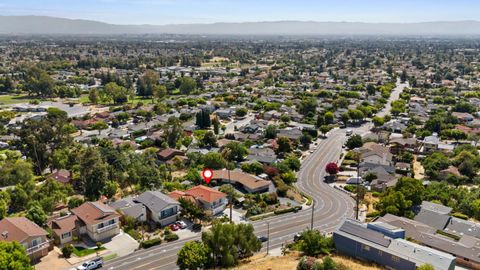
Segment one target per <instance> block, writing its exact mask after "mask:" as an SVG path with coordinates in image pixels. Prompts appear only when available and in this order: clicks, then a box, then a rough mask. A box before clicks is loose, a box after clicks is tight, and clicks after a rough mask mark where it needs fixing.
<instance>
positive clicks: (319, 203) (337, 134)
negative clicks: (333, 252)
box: [104, 130, 354, 270]
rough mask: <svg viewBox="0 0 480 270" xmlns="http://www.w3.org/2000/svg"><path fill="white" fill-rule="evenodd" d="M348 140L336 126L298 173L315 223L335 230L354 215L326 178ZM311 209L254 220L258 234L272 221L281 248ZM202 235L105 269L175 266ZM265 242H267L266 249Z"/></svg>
mask: <svg viewBox="0 0 480 270" xmlns="http://www.w3.org/2000/svg"><path fill="white" fill-rule="evenodd" d="M344 140H345V131H344V130H335V131H333V132H332V133H331V134H330V136H329V137H328V138H327V139H325V140H323V141H321V142H320V143H319V144H318V147H317V150H315V152H314V153H312V154H311V155H310V156H309V157H307V158H306V159H305V160H304V162H303V163H302V168H301V170H300V172H299V173H298V182H297V187H298V188H299V189H300V190H301V191H303V192H305V193H306V194H308V195H310V196H312V198H313V200H314V202H315V208H314V209H315V212H314V227H315V228H317V229H319V230H320V231H322V232H325V233H328V232H332V231H333V230H335V228H336V227H337V226H338V225H339V224H341V222H342V221H343V220H344V219H345V218H347V217H353V206H354V201H353V199H352V198H350V197H349V196H348V195H346V194H345V193H343V192H341V191H338V190H336V189H333V188H332V187H330V186H329V185H328V184H326V183H324V182H323V179H324V176H325V166H326V164H327V163H329V162H332V161H337V160H338V159H339V158H340V153H341V147H342V144H343V142H344ZM311 213H312V211H311V209H306V210H302V211H299V212H298V213H290V214H285V215H281V216H275V217H271V218H268V219H264V220H261V221H257V222H252V224H253V226H254V227H255V232H256V234H257V235H259V236H261V235H265V236H267V227H268V226H267V223H269V224H270V234H269V238H270V249H273V248H278V247H280V246H281V245H282V244H284V243H286V242H287V241H292V240H293V236H294V235H295V234H296V233H298V232H301V231H303V230H304V229H306V228H309V227H310V222H311ZM195 239H200V236H198V237H193V238H189V239H184V240H181V241H175V242H172V243H166V244H161V245H160V246H157V247H152V248H150V249H146V250H140V251H137V252H135V253H133V254H130V255H128V256H125V257H121V258H118V259H114V260H112V261H110V262H108V263H106V264H105V266H104V268H105V269H122V270H127V269H129V270H133V269H165V270H166V269H176V258H177V252H178V250H179V249H180V248H181V247H182V246H183V244H184V243H185V242H188V241H192V240H195ZM265 247H266V243H264V248H263V249H264V250H265Z"/></svg>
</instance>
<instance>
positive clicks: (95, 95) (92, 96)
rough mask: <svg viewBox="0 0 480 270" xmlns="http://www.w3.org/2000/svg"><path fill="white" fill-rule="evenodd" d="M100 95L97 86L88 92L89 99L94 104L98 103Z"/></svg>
mask: <svg viewBox="0 0 480 270" xmlns="http://www.w3.org/2000/svg"><path fill="white" fill-rule="evenodd" d="M99 99H100V97H99V95H98V91H97V89H95V88H92V89H91V90H90V91H89V92H88V100H90V102H91V103H93V104H97V103H98V101H99Z"/></svg>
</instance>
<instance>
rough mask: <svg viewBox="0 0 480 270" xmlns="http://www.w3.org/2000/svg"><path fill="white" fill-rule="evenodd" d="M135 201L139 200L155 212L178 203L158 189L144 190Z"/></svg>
mask: <svg viewBox="0 0 480 270" xmlns="http://www.w3.org/2000/svg"><path fill="white" fill-rule="evenodd" d="M135 201H137V202H141V203H142V204H143V205H145V206H146V207H148V209H150V210H151V211H154V212H156V213H158V212H160V211H162V210H163V209H165V207H167V206H169V205H180V203H179V202H177V201H175V200H174V199H172V198H170V197H169V196H167V195H165V194H163V193H161V192H159V191H146V192H144V193H142V194H140V196H138V198H136V199H135Z"/></svg>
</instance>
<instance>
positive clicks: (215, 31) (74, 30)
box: [0, 16, 480, 36]
mask: <svg viewBox="0 0 480 270" xmlns="http://www.w3.org/2000/svg"><path fill="white" fill-rule="evenodd" d="M0 34H68V35H100V34H198V35H463V36H465V35H480V22H479V21H448V22H447V21H445V22H441V21H438V22H421V23H360V22H313V21H276V22H245V23H212V24H169V25H117V24H108V23H103V22H97V21H89V20H72V19H64V18H55V17H45V16H0Z"/></svg>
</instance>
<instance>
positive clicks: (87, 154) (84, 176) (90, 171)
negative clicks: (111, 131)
mask: <svg viewBox="0 0 480 270" xmlns="http://www.w3.org/2000/svg"><path fill="white" fill-rule="evenodd" d="M79 171H80V183H81V186H82V188H83V190H84V193H85V196H86V197H87V198H89V199H90V200H97V199H98V198H99V197H100V195H101V193H102V191H103V189H104V188H105V185H106V183H107V181H108V165H107V164H106V163H105V162H104V161H103V159H102V156H101V155H100V152H99V151H98V149H96V148H94V147H88V148H86V149H85V150H84V152H83V154H82V159H81V160H80V164H79Z"/></svg>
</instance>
